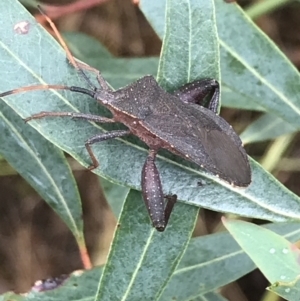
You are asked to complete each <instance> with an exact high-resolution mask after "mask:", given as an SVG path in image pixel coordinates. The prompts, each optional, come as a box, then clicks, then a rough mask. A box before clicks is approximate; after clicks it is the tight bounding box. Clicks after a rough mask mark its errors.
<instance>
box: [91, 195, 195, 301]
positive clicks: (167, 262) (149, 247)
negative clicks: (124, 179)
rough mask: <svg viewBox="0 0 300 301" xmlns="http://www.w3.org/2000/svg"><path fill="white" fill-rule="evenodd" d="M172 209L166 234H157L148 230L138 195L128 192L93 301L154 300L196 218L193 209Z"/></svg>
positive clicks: (191, 207) (186, 239)
mask: <svg viewBox="0 0 300 301" xmlns="http://www.w3.org/2000/svg"><path fill="white" fill-rule="evenodd" d="M174 208H175V209H174V210H173V212H172V214H171V217H170V220H169V224H168V226H167V230H166V231H165V232H163V233H160V232H158V231H157V230H156V229H154V228H151V227H149V216H148V213H147V209H146V208H145V205H144V202H143V199H142V197H141V193H140V192H137V191H134V190H131V191H130V193H129V194H128V196H127V199H126V201H125V204H124V206H123V211H122V213H121V216H120V218H119V221H118V227H117V229H116V232H115V235H114V240H113V242H112V245H111V249H110V253H109V256H108V261H107V264H106V265H105V268H104V271H103V274H102V278H101V282H100V285H99V289H98V293H97V295H96V297H95V300H96V299H97V300H101V301H105V300H122V301H125V300H130V301H134V300H149V301H150V300H151V301H154V300H157V298H158V297H159V295H160V294H161V291H162V289H163V288H164V286H165V285H166V282H167V281H168V279H169V278H170V276H171V275H172V273H173V272H174V270H175V267H176V265H177V263H178V261H179V260H180V258H181V256H182V254H183V252H184V250H185V249H186V247H187V244H188V242H189V239H190V237H191V234H192V231H193V228H194V224H195V221H196V218H197V216H198V209H197V208H196V207H193V206H185V205H184V204H176V206H175V207H174ZM182 221H184V223H183V222H182ZM133 246H134V248H133ZM116 283H117V284H118V285H116Z"/></svg>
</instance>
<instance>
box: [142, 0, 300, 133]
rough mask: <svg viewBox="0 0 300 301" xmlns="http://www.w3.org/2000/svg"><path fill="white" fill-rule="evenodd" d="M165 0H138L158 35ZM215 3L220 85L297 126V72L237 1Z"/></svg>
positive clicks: (299, 90) (299, 124)
mask: <svg viewBox="0 0 300 301" xmlns="http://www.w3.org/2000/svg"><path fill="white" fill-rule="evenodd" d="M165 2H166V1H162V0H153V1H151V3H150V2H149V1H146V0H141V1H140V7H141V9H142V11H143V13H144V14H145V16H146V17H147V19H148V20H149V22H150V23H151V24H152V26H153V28H154V29H155V31H156V33H157V34H158V35H159V36H160V38H162V37H163V33H164V28H163V25H164V11H165ZM153 5H154V6H155V10H154V9H153V7H152V6H153ZM215 7H216V21H217V28H218V35H219V44H220V56H221V78H222V86H225V87H227V89H229V90H230V91H233V92H234V91H236V92H237V93H238V95H241V96H242V97H243V98H246V99H249V103H248V104H247V106H245V108H247V109H250V108H251V109H255V110H261V107H263V108H264V109H265V110H266V111H267V112H272V113H273V114H275V115H276V116H278V117H281V118H282V119H283V120H285V121H286V122H288V123H290V124H291V125H294V126H296V127H297V128H299V127H300V118H299V114H300V100H299V97H298V95H300V77H299V72H298V71H297V70H296V68H295V67H294V66H293V65H292V64H291V63H290V62H289V61H288V59H287V58H286V57H285V56H284V54H282V52H280V50H279V49H278V48H277V46H276V45H275V44H274V43H273V42H272V41H270V39H269V38H268V37H267V36H266V35H265V34H264V33H263V32H262V31H261V30H259V29H258V27H257V26H256V25H255V24H254V23H253V22H252V21H251V20H250V19H249V18H248V17H247V16H246V15H245V13H244V12H243V11H242V10H241V9H240V8H239V6H238V5H236V4H231V5H228V4H227V3H225V2H224V1H223V0H215ZM241 33H243V34H241ZM233 37H234V38H233ZM245 37H247V38H245ZM249 37H250V38H249ZM266 58H267V59H266ZM199 66H200V67H201V64H199ZM235 98H236V100H237V102H236V107H244V104H245V99H244V100H243V101H242V102H241V103H239V102H238V98H237V97H235ZM231 106H233V102H231Z"/></svg>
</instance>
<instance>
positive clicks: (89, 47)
mask: <svg viewBox="0 0 300 301" xmlns="http://www.w3.org/2000/svg"><path fill="white" fill-rule="evenodd" d="M64 38H65V39H66V42H67V44H68V46H69V47H70V49H71V51H72V53H73V55H74V56H75V57H76V58H78V59H80V60H81V61H83V62H85V63H87V64H89V65H91V66H93V67H94V68H96V69H99V70H101V74H102V75H103V77H104V78H105V79H106V80H107V82H108V83H109V84H111V85H112V86H113V87H114V88H115V89H118V88H121V87H124V86H126V85H128V84H130V83H132V82H133V81H135V80H137V79H139V78H141V77H143V76H144V75H145V74H151V75H153V76H156V73H157V68H158V57H145V58H126V59H124V58H116V57H113V56H112V55H111V54H110V53H109V52H108V51H107V49H106V48H104V47H103V46H102V45H101V44H100V43H99V41H97V40H95V39H94V38H91V37H89V36H87V35H85V34H83V33H77V32H76V33H73V32H72V33H71V32H68V33H64Z"/></svg>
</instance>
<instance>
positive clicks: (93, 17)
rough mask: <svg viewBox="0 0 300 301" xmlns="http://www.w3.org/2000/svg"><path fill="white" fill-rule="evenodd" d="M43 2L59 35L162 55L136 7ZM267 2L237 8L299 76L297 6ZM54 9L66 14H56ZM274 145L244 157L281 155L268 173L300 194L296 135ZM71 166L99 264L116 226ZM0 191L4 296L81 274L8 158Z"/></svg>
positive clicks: (119, 50)
mask: <svg viewBox="0 0 300 301" xmlns="http://www.w3.org/2000/svg"><path fill="white" fill-rule="evenodd" d="M6 1H8V0H6ZM25 2H27V5H28V4H29V5H28V9H29V10H30V11H31V12H32V13H33V14H35V15H36V16H37V18H38V19H41V18H39V14H38V12H37V10H35V9H34V7H32V6H31V5H30V2H31V1H24V3H25ZM39 2H40V3H45V4H47V6H46V7H45V8H46V11H47V13H48V14H49V16H50V17H51V18H52V19H53V21H54V22H55V24H56V25H57V26H58V28H59V30H60V32H67V31H72V32H78V31H79V32H83V33H85V34H87V35H89V36H92V37H94V38H96V39H97V40H99V41H101V43H102V44H103V45H105V46H106V47H107V48H108V49H109V51H110V52H111V53H112V54H114V55H115V56H122V57H137V56H139V57H140V56H158V55H159V53H160V48H161V41H160V40H159V38H158V37H157V36H156V34H155V32H154V31H153V30H152V28H151V26H150V25H149V24H148V22H147V21H146V19H145V18H144V16H143V15H142V13H141V12H140V11H139V9H138V6H136V5H133V3H132V1H131V0H97V1H96V0H86V1H78V2H81V3H84V4H83V5H81V6H80V5H78V4H76V3H75V2H76V1H71V0H69V1H63V0H60V1H58V0H56V1H50V0H48V1H39ZM262 2H270V1H259V0H252V1H251V0H247V1H246V0H239V1H238V3H239V4H240V5H241V6H242V7H244V8H245V9H248V13H249V14H250V15H251V16H252V17H253V18H254V20H255V22H256V23H257V24H258V26H259V27H260V28H261V29H262V30H263V31H264V32H265V33H266V34H267V35H268V36H269V37H270V38H271V39H272V40H273V41H274V42H275V43H276V44H277V45H278V47H279V48H280V49H281V50H282V51H283V52H284V53H285V54H286V56H287V57H288V58H289V59H290V61H291V62H292V63H293V64H294V65H295V66H296V68H298V69H299V67H300V18H299V16H300V1H285V2H284V1H277V2H281V3H282V4H281V5H278V6H277V7H276V6H275V5H273V6H272V5H271V6H269V7H266V9H265V11H264V10H263V9H258V10H257V9H256V8H257V6H255V5H257V4H259V3H262ZM273 2H274V3H275V2H276V1H275V0H274V1H273ZM51 5H62V6H63V7H62V8H59V9H58V8H57V7H53V6H51ZM271 8H272V9H271ZM45 25H46V24H45ZM260 114H261V113H258V112H252V111H241V110H235V109H229V108H224V107H223V108H222V111H221V115H222V116H223V117H224V118H225V119H226V120H227V121H228V122H229V123H230V124H232V125H233V127H234V128H235V129H236V131H237V132H238V133H240V132H241V131H242V130H243V129H244V128H245V127H246V126H247V125H248V124H249V123H250V122H251V121H253V120H255V119H256V118H257V117H259V116H260ZM277 142H278V141H267V142H262V143H253V144H249V145H247V146H246V150H247V152H248V154H249V155H250V156H252V157H253V158H255V159H256V160H257V161H258V162H266V158H267V157H268V155H269V154H270V151H272V153H276V151H278V153H279V154H278V156H275V157H274V158H275V159H274V160H273V161H272V162H271V164H269V165H268V169H269V171H270V172H272V174H273V175H274V176H275V177H276V178H277V179H279V181H280V182H282V183H283V184H284V185H285V186H286V187H287V188H288V189H290V190H291V191H293V192H294V193H296V194H298V195H300V185H299V176H300V163H299V162H300V160H299V157H300V147H299V146H300V139H299V135H295V134H293V135H292V136H290V137H289V139H286V140H284V146H282V145H280V144H279V143H277ZM276 143H277V144H276ZM276 147H277V148H278V149H276ZM69 160H70V163H71V166H72V167H73V170H74V175H75V177H76V180H77V183H78V187H79V190H80V194H81V199H82V203H83V213H84V216H83V217H84V224H85V237H86V243H87V247H88V250H89V253H90V255H91V258H92V261H93V264H102V263H104V261H105V258H106V255H107V252H108V248H109V244H110V240H111V238H112V235H113V231H114V227H115V224H116V220H115V218H114V216H113V214H112V213H111V212H110V210H109V208H108V205H107V203H106V200H105V196H104V193H103V190H102V188H101V185H100V180H99V178H98V177H97V176H95V175H94V174H92V173H91V172H87V171H86V170H85V169H84V168H82V167H80V166H79V165H78V164H76V163H75V162H73V160H72V159H69ZM101 183H102V185H104V186H105V187H106V191H110V190H112V189H114V188H113V187H111V186H110V184H109V183H108V182H106V181H105V180H101ZM0 191H1V196H0V212H1V219H0V266H1V269H0V293H3V292H5V291H7V290H14V291H16V292H26V291H28V290H29V289H30V287H31V286H32V285H33V283H34V282H35V281H36V280H38V279H44V278H48V277H51V276H58V275H60V274H63V273H70V272H72V271H74V270H76V269H81V268H82V264H81V260H80V257H79V253H78V250H77V245H76V243H75V240H74V238H73V236H72V234H71V232H70V231H69V230H68V229H67V227H66V226H65V225H64V223H63V222H62V221H61V220H60V219H59V218H58V216H56V214H55V213H54V212H53V211H52V210H51V208H50V207H49V206H48V205H47V204H46V202H44V201H43V200H42V199H41V198H40V196H39V195H38V194H37V193H36V192H35V191H34V190H33V189H32V188H31V187H30V186H29V185H28V184H27V183H26V182H25V181H24V180H23V179H22V178H21V177H20V176H19V175H18V174H17V173H16V172H15V171H14V170H13V169H12V168H11V167H10V166H9V165H8V163H6V162H5V160H4V159H3V158H0ZM116 191H118V190H116ZM114 198H116V200H117V199H118V193H114ZM221 215H222V214H219V213H216V212H211V211H209V210H205V209H202V210H201V211H200V216H199V221H198V224H197V226H196V229H195V233H194V235H196V236H198V235H204V234H209V233H213V232H217V231H220V230H221V229H222V225H221V224H220V217H221ZM254 222H256V223H258V224H260V223H263V221H254ZM267 285H268V282H267V281H266V279H265V278H264V276H263V275H262V274H261V273H260V272H259V271H258V270H255V271H254V272H252V273H250V274H248V275H246V276H245V277H243V278H241V279H239V280H238V281H237V282H235V283H232V284H230V285H227V286H226V287H223V288H222V289H221V293H222V294H223V296H225V297H227V298H228V299H229V300H239V301H247V300H249V301H252V300H255V301H256V300H260V299H261V297H262V295H263V294H264V292H265V287H266V286H267ZM278 300H279V299H278Z"/></svg>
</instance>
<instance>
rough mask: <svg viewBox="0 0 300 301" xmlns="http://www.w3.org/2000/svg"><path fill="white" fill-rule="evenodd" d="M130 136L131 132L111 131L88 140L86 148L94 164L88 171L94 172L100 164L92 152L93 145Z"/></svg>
mask: <svg viewBox="0 0 300 301" xmlns="http://www.w3.org/2000/svg"><path fill="white" fill-rule="evenodd" d="M128 134H130V131H129V130H115V131H110V132H106V133H102V134H98V135H95V136H93V137H91V138H89V139H88V140H86V141H85V144H84V145H85V148H86V150H87V151H88V153H89V156H90V158H91V160H92V164H91V165H90V166H89V167H88V169H89V170H93V169H95V168H96V167H97V166H99V162H98V160H97V159H96V157H95V155H94V153H93V151H92V148H91V145H92V144H94V143H97V142H101V141H104V140H108V139H113V138H117V137H122V136H125V135H128Z"/></svg>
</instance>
